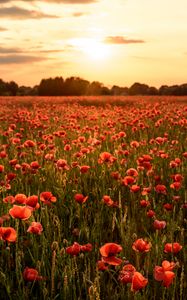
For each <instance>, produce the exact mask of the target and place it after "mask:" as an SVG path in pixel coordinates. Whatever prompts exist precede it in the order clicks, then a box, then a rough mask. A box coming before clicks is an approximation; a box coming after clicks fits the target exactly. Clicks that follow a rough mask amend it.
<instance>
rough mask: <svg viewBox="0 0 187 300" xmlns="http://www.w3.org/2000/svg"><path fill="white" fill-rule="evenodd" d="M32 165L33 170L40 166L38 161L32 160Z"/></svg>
mask: <svg viewBox="0 0 187 300" xmlns="http://www.w3.org/2000/svg"><path fill="white" fill-rule="evenodd" d="M30 167H31V168H32V169H33V170H38V169H39V168H40V165H39V163H38V162H37V161H32V162H31V163H30Z"/></svg>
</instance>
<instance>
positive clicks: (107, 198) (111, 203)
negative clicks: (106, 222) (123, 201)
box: [102, 195, 118, 207]
mask: <svg viewBox="0 0 187 300" xmlns="http://www.w3.org/2000/svg"><path fill="white" fill-rule="evenodd" d="M102 200H103V202H104V203H105V204H106V205H108V206H111V207H118V204H117V203H116V202H114V201H113V200H112V199H111V198H110V196H107V195H105V196H103V199H102Z"/></svg>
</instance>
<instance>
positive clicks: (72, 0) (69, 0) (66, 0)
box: [0, 0, 98, 4]
mask: <svg viewBox="0 0 187 300" xmlns="http://www.w3.org/2000/svg"><path fill="white" fill-rule="evenodd" d="M20 1H22V2H34V1H36V2H48V3H58V4H89V3H94V2H98V0H20ZM9 2H13V0H0V3H1V4H3V3H9Z"/></svg>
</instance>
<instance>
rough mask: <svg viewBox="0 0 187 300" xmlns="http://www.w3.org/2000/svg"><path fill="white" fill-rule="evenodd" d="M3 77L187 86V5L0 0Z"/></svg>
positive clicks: (150, 0)
mask: <svg viewBox="0 0 187 300" xmlns="http://www.w3.org/2000/svg"><path fill="white" fill-rule="evenodd" d="M0 69H1V72H0V77H1V78H2V79H3V80H5V81H10V80H15V81H16V82H17V83H18V84H20V85H31V86H33V85H35V84H38V83H39V82H40V80H41V79H42V78H48V77H54V76H62V77H63V78H66V77H69V76H79V77H82V78H84V79H87V80H89V81H93V80H97V81H100V82H103V83H104V84H105V85H107V86H111V85H113V84H116V85H120V86H130V85H132V84H133V83H134V82H136V81H138V82H141V83H147V84H149V85H154V86H156V87H159V86H160V85H162V84H168V85H171V84H181V83H184V82H187V0H178V1H176V0H20V1H17V0H0Z"/></svg>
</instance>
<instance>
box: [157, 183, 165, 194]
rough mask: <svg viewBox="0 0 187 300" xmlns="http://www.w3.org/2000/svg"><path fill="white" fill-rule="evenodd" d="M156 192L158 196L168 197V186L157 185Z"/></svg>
mask: <svg viewBox="0 0 187 300" xmlns="http://www.w3.org/2000/svg"><path fill="white" fill-rule="evenodd" d="M155 191H156V192H157V193H158V194H163V195H166V194H167V189H166V186H165V185H163V184H157V185H156V187H155Z"/></svg>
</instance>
